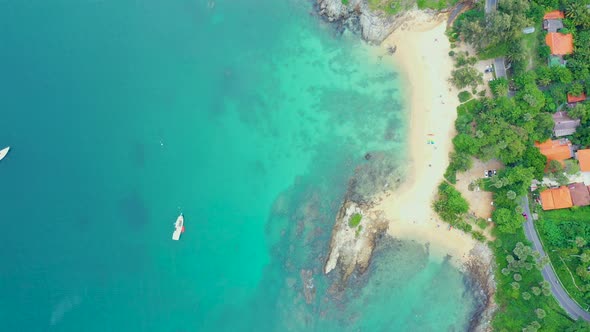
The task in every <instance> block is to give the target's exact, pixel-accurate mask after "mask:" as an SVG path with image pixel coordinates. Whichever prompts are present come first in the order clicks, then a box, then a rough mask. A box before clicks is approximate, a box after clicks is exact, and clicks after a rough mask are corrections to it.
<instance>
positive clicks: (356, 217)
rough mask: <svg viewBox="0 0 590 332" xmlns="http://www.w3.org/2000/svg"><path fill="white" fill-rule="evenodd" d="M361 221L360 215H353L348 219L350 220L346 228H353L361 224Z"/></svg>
mask: <svg viewBox="0 0 590 332" xmlns="http://www.w3.org/2000/svg"><path fill="white" fill-rule="evenodd" d="M361 219H363V216H362V215H361V214H360V213H355V214H353V215H352V216H351V217H350V220H348V226H350V227H351V228H355V227H356V226H358V225H359V224H360V223H361Z"/></svg>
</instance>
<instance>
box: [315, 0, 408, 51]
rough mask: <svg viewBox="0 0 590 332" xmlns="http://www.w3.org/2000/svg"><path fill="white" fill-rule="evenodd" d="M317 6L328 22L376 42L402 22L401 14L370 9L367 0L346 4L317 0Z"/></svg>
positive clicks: (351, 1) (338, 0) (340, 1)
mask: <svg viewBox="0 0 590 332" xmlns="http://www.w3.org/2000/svg"><path fill="white" fill-rule="evenodd" d="M317 6H318V12H319V14H320V15H322V16H323V17H325V18H326V19H327V20H328V21H329V22H335V23H338V25H339V26H340V27H342V28H348V29H349V30H352V31H358V32H360V34H361V35H362V37H363V39H365V40H367V41H369V42H373V43H377V44H379V43H381V42H382V41H383V40H384V39H385V38H386V37H387V36H389V35H390V34H391V33H392V32H393V30H395V29H396V28H397V27H399V26H400V25H401V24H402V23H403V22H404V20H403V19H402V16H403V15H388V14H386V13H384V12H382V11H372V10H371V9H369V5H368V3H367V0H350V1H349V2H348V4H347V5H344V4H342V0H317Z"/></svg>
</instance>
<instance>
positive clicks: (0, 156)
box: [0, 146, 10, 160]
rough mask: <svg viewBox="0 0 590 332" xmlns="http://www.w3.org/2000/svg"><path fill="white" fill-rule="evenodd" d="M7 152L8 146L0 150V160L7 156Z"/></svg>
mask: <svg viewBox="0 0 590 332" xmlns="http://www.w3.org/2000/svg"><path fill="white" fill-rule="evenodd" d="M8 151H10V146H7V147H5V148H4V149H2V150H0V160H2V159H4V157H6V155H7V154H8Z"/></svg>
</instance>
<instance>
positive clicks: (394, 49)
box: [387, 45, 397, 54]
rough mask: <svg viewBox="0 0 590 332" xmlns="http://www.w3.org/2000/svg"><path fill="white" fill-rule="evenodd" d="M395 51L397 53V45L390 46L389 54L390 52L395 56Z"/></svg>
mask: <svg viewBox="0 0 590 332" xmlns="http://www.w3.org/2000/svg"><path fill="white" fill-rule="evenodd" d="M395 51H397V46H396V45H393V46H389V47H388V48H387V52H388V53H389V54H394V53H395Z"/></svg>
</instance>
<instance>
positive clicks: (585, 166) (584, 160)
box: [576, 149, 590, 172]
mask: <svg viewBox="0 0 590 332" xmlns="http://www.w3.org/2000/svg"><path fill="white" fill-rule="evenodd" d="M576 158H577V159H578V161H579V162H580V171H582V172H590V149H582V150H578V152H576Z"/></svg>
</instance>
